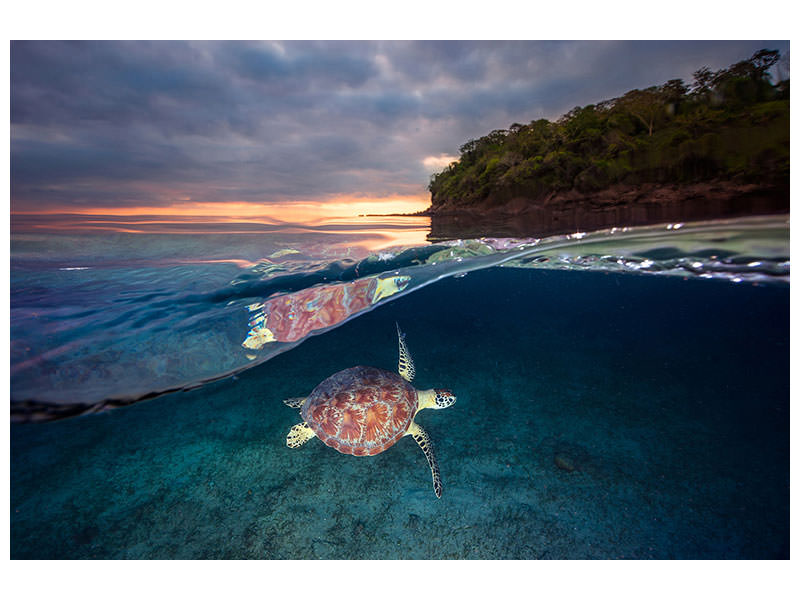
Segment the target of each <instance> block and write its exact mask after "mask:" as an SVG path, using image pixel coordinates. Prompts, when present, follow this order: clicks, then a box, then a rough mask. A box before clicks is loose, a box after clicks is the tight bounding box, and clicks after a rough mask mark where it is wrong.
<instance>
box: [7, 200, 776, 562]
mask: <svg viewBox="0 0 800 600" xmlns="http://www.w3.org/2000/svg"><path fill="white" fill-rule="evenodd" d="M486 233H487V235H486V236H479V235H470V236H465V237H455V236H445V237H441V238H439V237H436V236H433V235H432V234H431V223H430V219H429V218H423V217H362V218H360V219H341V220H336V219H332V220H329V221H326V222H324V223H320V224H317V225H314V226H302V227H300V226H288V225H283V224H279V223H268V222H264V223H260V224H253V223H249V224H243V225H242V224H240V225H237V226H236V227H234V226H232V225H231V224H217V225H213V224H203V226H202V227H200V226H198V224H197V223H191V222H187V223H185V224H180V223H177V224H176V223H174V222H173V223H171V224H169V225H168V226H167V225H164V224H163V223H159V222H157V221H155V220H154V221H152V222H151V221H148V220H147V219H140V220H137V221H135V222H134V221H126V222H123V221H122V220H120V219H119V218H112V217H109V218H108V219H107V220H98V219H93V220H91V221H89V220H88V219H82V218H81V217H75V220H74V221H73V222H70V223H63V222H58V223H56V222H55V221H52V220H48V219H47V218H46V217H42V216H17V215H12V235H11V420H12V424H11V434H10V442H11V445H10V452H11V461H10V476H11V477H10V480H11V481H10V507H11V515H10V516H11V527H10V556H11V558H12V559H526V560H527V559H788V558H789V270H790V263H789V223H788V215H780V216H766V217H751V218H736V219H729V220H715V221H703V222H685V223H684V222H681V223H665V224H660V225H648V226H636V227H623V228H611V229H604V230H601V231H595V232H590V233H586V232H574V233H568V234H563V235H552V236H549V237H524V236H518V237H504V236H502V235H489V234H490V233H492V232H488V231H487V232H486ZM353 367H372V368H375V369H352V368H353ZM347 369H349V371H347V372H346V373H345V374H344V375H341V376H340V377H339V378H338V379H335V378H334V379H331V380H329V379H328V378H329V377H331V376H332V375H334V374H337V373H339V372H341V371H344V370H347ZM376 369H380V371H377V370H376ZM318 386H319V387H318ZM367 388H369V389H372V390H375V389H380V390H382V391H383V392H385V397H391V398H392V402H393V403H394V404H393V405H392V406H391V407H390V408H387V409H386V411H384V412H381V411H377V412H369V411H366V412H361V413H358V414H359V415H361V416H360V417H358V418H356V417H353V415H354V414H355V412H353V409H352V406H353V405H352V404H347V403H348V402H355V403H357V401H358V399H359V394H363V393H365V392H364V391H363V390H364V389H367ZM417 390H419V391H417ZM370 393H374V392H370ZM453 399H454V400H455V401H454V402H453ZM337 402H338V403H339V404H336V403H337ZM418 403H419V404H418ZM334 405H336V406H338V407H339V409H337V410H338V412H336V411H333V409H332V408H331V407H332V406H334ZM315 407H318V408H319V407H321V410H319V411H318V410H316V409H315ZM348 407H350V408H348ZM418 408H426V409H427V408H430V409H437V408H440V409H443V410H422V411H420V412H419V414H415V413H416V410H417V409H418ZM326 411H327V412H326ZM331 411H333V412H335V415H334V414H333V412H331ZM332 415H333V416H332ZM353 418H354V419H355V422H354V423H355V424H353V423H351V422H350V421H349V420H351V419H353ZM359 419H362V420H361V421H359ZM331 423H333V424H334V425H335V427H333V426H332V425H331ZM347 427H350V429H349V430H348V429H347ZM334 429H335V431H334ZM348 431H349V433H348ZM404 434H405V435H404ZM287 436H288V437H287ZM337 449H338V450H339V451H337ZM360 454H364V456H360Z"/></svg>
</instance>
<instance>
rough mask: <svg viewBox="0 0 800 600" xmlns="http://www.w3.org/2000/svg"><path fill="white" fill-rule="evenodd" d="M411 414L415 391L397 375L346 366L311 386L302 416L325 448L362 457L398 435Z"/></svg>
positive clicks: (388, 444) (373, 452)
mask: <svg viewBox="0 0 800 600" xmlns="http://www.w3.org/2000/svg"><path fill="white" fill-rule="evenodd" d="M416 410H417V391H416V390H415V389H414V386H412V385H411V384H410V383H408V382H407V381H406V380H405V379H403V378H402V377H400V375H398V374H397V373H391V372H389V371H384V370H383V369H376V368H375V367H351V368H349V369H345V370H344V371H339V372H338V373H335V374H333V375H331V376H330V377H328V378H327V379H326V380H325V381H323V382H322V383H320V384H319V385H318V386H317V387H316V388H314V391H312V392H311V394H310V395H309V396H308V398H307V399H306V401H305V402H304V403H303V409H302V411H301V414H302V416H303V419H304V420H305V422H306V423H308V425H309V426H310V427H311V429H313V430H314V433H315V434H316V435H317V437H318V438H319V439H320V440H322V441H323V442H324V443H325V444H326V445H328V446H330V447H331V448H335V449H336V450H338V451H339V452H342V453H344V454H354V455H355V456H365V455H373V454H378V453H380V452H383V451H384V450H386V449H387V448H389V447H390V446H392V445H393V444H394V443H395V442H397V440H399V439H400V438H401V437H403V435H405V433H406V431H408V428H409V426H410V425H411V420H412V419H413V418H414V413H415V412H416Z"/></svg>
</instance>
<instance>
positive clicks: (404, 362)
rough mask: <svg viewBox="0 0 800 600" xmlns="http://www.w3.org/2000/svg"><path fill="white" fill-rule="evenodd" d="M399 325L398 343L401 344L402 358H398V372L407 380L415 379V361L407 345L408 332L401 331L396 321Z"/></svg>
mask: <svg viewBox="0 0 800 600" xmlns="http://www.w3.org/2000/svg"><path fill="white" fill-rule="evenodd" d="M395 326H396V327H397V343H398V345H399V346H400V358H399V359H398V360H397V372H398V373H400V377H402V378H403V379H405V380H406V381H413V379H414V361H413V360H411V353H410V352H409V351H408V348H407V347H406V334H405V333H403V332H402V331H400V325H398V324H397V323H395Z"/></svg>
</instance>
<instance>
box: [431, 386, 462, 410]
mask: <svg viewBox="0 0 800 600" xmlns="http://www.w3.org/2000/svg"><path fill="white" fill-rule="evenodd" d="M433 391H434V392H435V393H436V396H435V397H434V399H433V402H434V404H433V406H431V408H447V407H448V406H453V404H455V403H456V395H455V394H454V393H453V392H451V391H450V390H433Z"/></svg>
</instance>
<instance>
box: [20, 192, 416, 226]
mask: <svg viewBox="0 0 800 600" xmlns="http://www.w3.org/2000/svg"><path fill="white" fill-rule="evenodd" d="M429 206H430V197H429V196H427V195H408V196H399V195H395V196H387V197H373V198H364V197H352V196H351V197H348V196H337V197H335V198H332V199H330V200H327V201H310V200H304V201H297V202H275V203H270V202H259V203H256V202H193V201H191V200H187V201H185V202H174V203H171V204H167V205H161V206H157V205H152V206H146V205H144V206H102V205H97V206H91V207H72V206H69V207H67V206H64V207H57V208H48V209H44V210H24V211H13V210H12V214H15V215H69V214H72V215H83V216H98V217H100V216H115V217H145V216H150V217H163V218H164V219H165V222H169V217H174V218H176V219H191V220H193V221H199V220H214V221H223V222H238V221H241V222H258V223H264V222H267V223H302V224H318V223H320V222H325V221H328V220H331V219H346V218H357V217H358V216H359V215H368V214H383V215H385V214H409V213H415V212H419V211H422V210H425V209H426V208H428V207H429Z"/></svg>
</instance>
